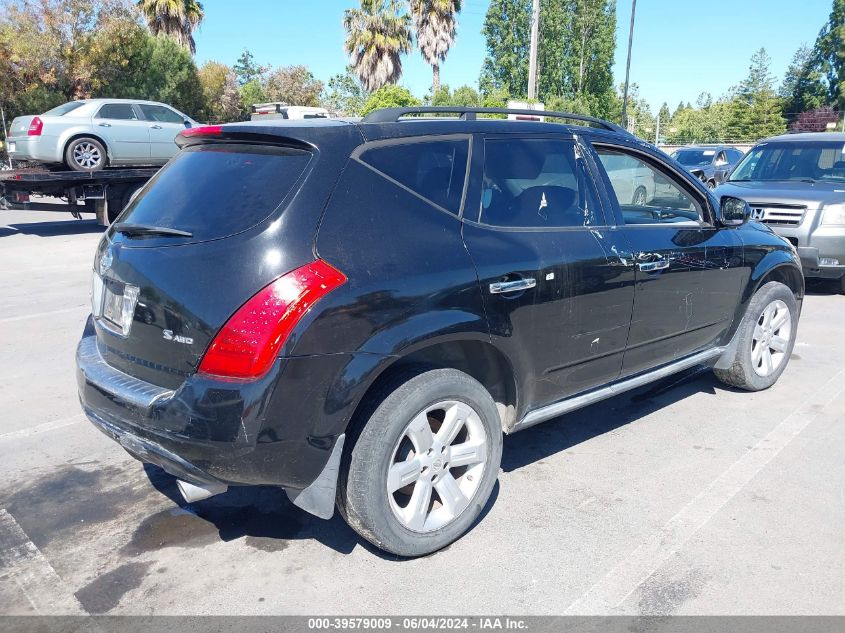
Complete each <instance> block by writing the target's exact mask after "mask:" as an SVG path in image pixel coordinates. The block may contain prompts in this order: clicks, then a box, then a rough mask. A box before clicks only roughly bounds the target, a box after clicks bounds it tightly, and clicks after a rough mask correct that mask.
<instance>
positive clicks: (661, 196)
mask: <svg viewBox="0 0 845 633" xmlns="http://www.w3.org/2000/svg"><path fill="white" fill-rule="evenodd" d="M596 152H597V153H598V155H599V159H600V161H601V163H602V165H603V166H604V169H605V171H606V172H607V177H608V180H609V181H610V186H611V188H612V190H613V193H614V194H616V200H617V201H618V203H619V208H620V210H621V211H622V218H623V220H624V221H625V224H681V223H686V224H690V223H695V224H696V225H697V224H699V223H700V222H701V220H702V215H701V209H700V207H699V205H698V203H697V202H696V201H695V200H694V199H693V198H692V196H690V194H688V193H687V192H686V191H685V190H684V189H683V187H681V186H680V185H679V184H678V182H677V180H676V179H675V177H674V176H670V175H669V174H668V173H665V172H663V171H658V170H657V169H656V168H655V167H652V166H651V165H650V164H649V163H647V162H645V161H643V160H641V159H639V158H637V157H636V156H633V155H631V154H628V153H625V152H623V151H621V150H617V149H607V148H602V147H598V148H596Z"/></svg>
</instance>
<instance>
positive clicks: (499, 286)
mask: <svg viewBox="0 0 845 633" xmlns="http://www.w3.org/2000/svg"><path fill="white" fill-rule="evenodd" d="M536 285H537V280H536V279H532V278H531V277H528V278H526V279H515V280H514V281H499V282H496V283H494V284H490V292H491V293H493V294H494V295H498V294H502V293H503V292H518V291H520V290H528V289H529V288H533V287H534V286H536Z"/></svg>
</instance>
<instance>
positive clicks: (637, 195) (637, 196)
mask: <svg viewBox="0 0 845 633" xmlns="http://www.w3.org/2000/svg"><path fill="white" fill-rule="evenodd" d="M646 202H648V191H646V189H645V187H642V186H640V187H637V189H636V191H634V197H633V199H632V200H631V204H632V205H634V206H635V207H644V206H645V205H646Z"/></svg>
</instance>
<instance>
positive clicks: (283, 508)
mask: <svg viewBox="0 0 845 633" xmlns="http://www.w3.org/2000/svg"><path fill="white" fill-rule="evenodd" d="M144 472H145V473H146V475H147V478H148V479H149V481H150V483H151V484H152V485H153V487H154V488H155V489H156V490H158V491H159V492H160V493H161V494H163V495H164V496H166V497H167V498H168V499H170V500H171V501H172V502H173V503H174V504H175V505H176V506H178V508H179V509H181V510H182V511H184V513H187V514H190V515H193V516H194V517H195V518H196V519H198V520H200V521H202V522H205V523H206V524H210V525H211V526H213V528H214V529H215V530H216V536H217V539H219V540H221V541H224V542H229V541H234V540H238V539H243V541H244V543H245V544H246V545H248V546H251V547H254V548H255V549H260V550H263V551H267V552H273V551H280V550H283V549H285V548H286V547H287V546H288V544H289V543H290V542H291V541H294V540H315V541H317V542H319V543H322V544H323V545H325V546H326V547H329V548H331V549H332V550H334V551H336V552H338V553H341V554H349V553H351V552H352V550H353V549H355V546H356V545H358V546H360V547H363V548H364V549H366V550H367V551H368V552H370V553H371V554H373V555H374V556H378V557H379V558H381V559H383V560H387V561H401V560H405V557H402V556H396V555H394V554H389V553H387V552H384V551H382V550H380V549H378V548H377V547H375V546H374V545H372V544H371V543H369V542H368V541H366V540H364V539H363V538H361V537H360V536H358V534H356V533H355V532H354V531H353V530H352V528H350V527H349V526H348V525H347V524H346V522H345V521H344V520H343V518H342V517H341V516H340V514H339V513H338V512H337V511H336V512H335V514H334V516H333V517H332V518H331V519H329V520H324V519H320V518H318V517H315V516H313V515H311V514H309V513H307V512H305V511H304V510H302V509H301V508H298V507H297V506H295V505H293V503H291V501H290V500H289V499H288V497H287V494H286V493H285V492H284V490H282V489H281V488H278V487H275V486H235V487H231V488H229V490H227V491H226V492H225V493H223V494H220V495H216V496H214V497H211V498H209V499H205V500H203V501H199V502H195V503H192V504H189V503H187V502H186V501H185V500H184V499H183V497H182V495H181V494H180V493H179V489H178V487H177V486H176V478H175V477H174V476H172V475H170V474H169V473H167V472H165V471H164V470H162V469H161V468H160V467H158V466H154V465H152V464H144ZM498 495H499V483H498V482H496V484H495V486H494V488H493V491H492V493H491V494H490V498H489V499H488V500H487V503H486V504H485V505H484V508H482V510H481V513H480V514H479V515H478V517H477V518H476V519H475V521H473V523H472V525H471V526H470V528H469V530H467V532H471V531H472V530H473V529H474V528H475V527H476V526H477V525H478V524H479V523H480V522H481V521H482V520H483V519H484V517H485V516H487V513H488V512H489V511H490V509H491V508H492V507H493V504H495V502H496V498H497V497H498ZM174 516H175V515H174V514H173V513H172V512H168V511H165V512H160V513H159V514H157V515H153V516H152V517H150V518H149V519H148V521H150V522H152V523H153V524H152V525H142V526H141V527H140V528H139V531H141V532H154V533H156V534H158V535H161V534H162V532H166V531H167V529H168V528H167V527H166V526H164V525H162V524H165V523H170V524H173V527H174V529H178V530H180V531H181V532H182V533H181V534H179V535H178V537H176V538H179V539H182V540H190V538H191V532H192V531H193V532H195V533H196V532H197V531H199V532H202V531H203V526H201V525H200V526H197V525H193V526H191V525H187V524H186V522H185V521H177V520H174ZM156 522H158V523H159V525H155V523H156ZM176 524H178V525H176ZM135 540H138V541H143V540H144V539H143V538H141V539H135ZM156 545H157V544H156ZM131 549H132V548H131V547H130V550H131ZM447 549H448V548H447ZM440 551H443V550H440ZM135 553H137V551H136V552H135Z"/></svg>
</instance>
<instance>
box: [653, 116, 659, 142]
mask: <svg viewBox="0 0 845 633" xmlns="http://www.w3.org/2000/svg"><path fill="white" fill-rule="evenodd" d="M659 142H660V110H658V111H657V130H655V132H654V144H655V146H656V145H657V144H658V143H659Z"/></svg>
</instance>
